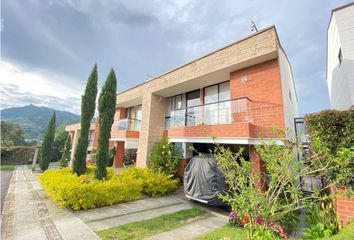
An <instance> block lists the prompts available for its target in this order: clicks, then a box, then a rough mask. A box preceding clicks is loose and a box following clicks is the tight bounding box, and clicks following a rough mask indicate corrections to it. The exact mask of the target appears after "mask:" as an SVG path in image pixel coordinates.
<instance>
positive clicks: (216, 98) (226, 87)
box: [204, 81, 231, 124]
mask: <svg viewBox="0 0 354 240" xmlns="http://www.w3.org/2000/svg"><path fill="white" fill-rule="evenodd" d="M228 100H230V82H229V81H227V82H224V83H220V84H216V85H213V86H210V87H206V88H205V89H204V104H205V106H204V123H205V124H225V123H230V122H231V105H230V102H229V101H228Z"/></svg>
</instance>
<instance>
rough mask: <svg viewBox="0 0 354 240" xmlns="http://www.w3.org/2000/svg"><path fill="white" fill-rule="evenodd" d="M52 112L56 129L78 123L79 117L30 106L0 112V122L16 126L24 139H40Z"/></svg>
mask: <svg viewBox="0 0 354 240" xmlns="http://www.w3.org/2000/svg"><path fill="white" fill-rule="evenodd" d="M54 111H55V113H56V126H57V127H60V126H61V125H63V124H65V125H66V124H73V123H78V122H80V116H79V115H76V114H73V113H70V112H66V111H58V110H55V109H52V108H47V107H38V106H35V105H32V104H30V105H27V106H24V107H11V108H5V109H3V110H1V120H4V121H9V122H13V123H16V124H18V125H19V126H20V127H21V129H22V130H23V131H24V137H25V139H40V138H42V136H43V134H44V131H45V128H46V127H47V125H48V122H49V119H50V117H51V116H52V114H53V112H54Z"/></svg>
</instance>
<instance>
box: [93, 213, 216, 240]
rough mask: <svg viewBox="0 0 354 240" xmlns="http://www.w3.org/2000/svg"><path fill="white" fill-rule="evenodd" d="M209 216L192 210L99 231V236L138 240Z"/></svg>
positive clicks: (107, 239) (102, 237)
mask: <svg viewBox="0 0 354 240" xmlns="http://www.w3.org/2000/svg"><path fill="white" fill-rule="evenodd" d="M208 216H209V213H207V211H205V210H203V209H199V208H191V209H186V210H181V211H178V212H175V213H171V214H166V215H162V216H159V217H155V218H152V219H148V220H144V221H140V222H134V223H129V224H125V225H122V226H118V227H113V228H110V229H106V230H103V231H99V232H97V234H98V236H100V237H101V239H103V240H113V239H115V240H118V239H119V240H137V239H142V238H145V237H149V236H152V235H156V234H158V233H161V232H166V231H168V230H171V229H175V228H179V227H182V226H183V225H186V224H187V223H189V222H191V221H193V220H196V219H201V218H206V217H208Z"/></svg>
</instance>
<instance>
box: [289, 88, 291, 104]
mask: <svg viewBox="0 0 354 240" xmlns="http://www.w3.org/2000/svg"><path fill="white" fill-rule="evenodd" d="M289 99H290V101H291V91H290V90H289Z"/></svg>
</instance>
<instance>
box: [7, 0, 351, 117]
mask: <svg viewBox="0 0 354 240" xmlns="http://www.w3.org/2000/svg"><path fill="white" fill-rule="evenodd" d="M349 2H351V0H336V1H334V0H333V1H330V0H312V1H307V0H297V1H290V0H288V1H285V0H283V1H275V0H274V1H264V0H263V1H262V0H251V1H235V0H225V1H222V0H215V1H214V0H209V1H205V0H178V1H177V0H175V1H171V0H149V1H141V0H140V1H139V0H129V1H118V0H105V1H97V0H81V1H80V0H26V1H23V0H2V1H1V63H0V89H1V108H7V107H13V106H24V105H28V104H30V103H32V104H35V105H40V106H47V107H52V108H55V109H58V110H66V111H70V112H73V113H77V114H79V113H80V98H81V94H82V93H83V91H84V87H85V84H86V81H87V77H88V75H89V73H90V71H91V69H92V67H93V65H94V64H95V63H97V65H98V74H99V87H100V86H102V84H103V82H104V81H105V79H106V76H107V74H108V72H109V70H110V68H112V67H113V68H114V70H115V71H116V74H117V78H118V92H120V91H123V90H125V89H128V88H131V87H134V86H135V85H137V84H139V83H142V82H144V81H145V80H146V79H147V75H150V76H158V75H160V74H162V73H164V72H167V71H168V70H171V69H173V68H176V67H178V66H180V65H182V64H185V63H188V62H189V61H191V60H193V59H195V58H198V57H200V56H203V55H205V54H207V53H208V52H211V51H213V50H216V49H218V48H220V47H223V46H225V45H227V44H229V43H231V42H234V41H236V40H238V39H242V38H243V37H245V36H248V35H250V34H251V30H250V22H251V21H252V20H253V21H255V23H256V25H257V27H258V29H260V30H261V29H263V28H267V27H269V26H271V25H275V26H276V29H277V32H278V35H279V38H280V42H281V44H282V46H283V48H284V50H285V52H286V53H287V55H288V58H289V60H290V63H291V65H292V70H293V76H294V80H295V85H296V89H297V95H298V101H299V115H300V116H303V115H304V114H306V113H311V112H318V111H321V110H323V109H325V108H329V107H330V104H329V97H328V89H327V84H326V72H325V71H326V47H327V44H326V41H327V26H328V23H329V19H330V15H331V10H332V9H333V8H336V7H339V6H342V5H344V4H346V3H349Z"/></svg>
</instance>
